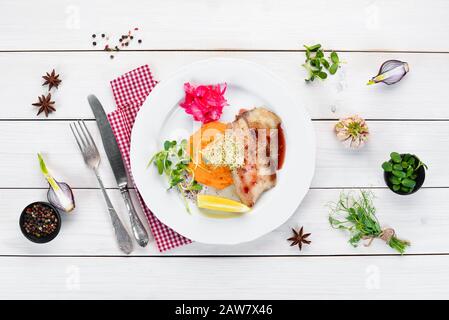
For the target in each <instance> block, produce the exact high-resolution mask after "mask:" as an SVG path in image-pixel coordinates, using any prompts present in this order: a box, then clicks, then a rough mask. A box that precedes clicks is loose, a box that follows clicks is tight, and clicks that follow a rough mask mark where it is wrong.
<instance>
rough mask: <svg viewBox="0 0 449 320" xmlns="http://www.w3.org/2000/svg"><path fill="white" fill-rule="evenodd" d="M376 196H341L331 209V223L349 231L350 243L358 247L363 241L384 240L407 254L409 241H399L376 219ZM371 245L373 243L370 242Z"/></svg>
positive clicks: (346, 194) (348, 194)
mask: <svg viewBox="0 0 449 320" xmlns="http://www.w3.org/2000/svg"><path fill="white" fill-rule="evenodd" d="M373 197H374V194H373V193H372V192H370V191H366V190H360V195H359V196H358V197H356V196H354V195H353V193H351V192H349V193H344V192H342V193H341V194H340V199H339V200H338V202H337V203H332V204H331V205H330V206H329V207H330V214H329V222H330V224H331V226H332V227H334V228H336V229H343V230H348V231H349V232H350V233H351V238H350V239H349V243H350V244H351V245H353V246H354V247H357V246H358V244H359V242H360V241H361V240H363V239H368V240H372V239H375V238H380V239H383V240H384V241H386V242H387V244H388V245H389V246H390V247H391V248H393V249H395V250H397V251H398V252H400V253H401V254H402V253H404V252H405V249H406V247H407V246H409V245H410V243H409V242H408V241H405V240H401V239H398V238H397V237H396V235H395V233H394V230H393V229H391V228H387V229H382V228H381V227H380V224H379V221H378V220H377V218H376V215H375V213H376V208H375V207H374V205H373ZM369 243H371V242H369Z"/></svg>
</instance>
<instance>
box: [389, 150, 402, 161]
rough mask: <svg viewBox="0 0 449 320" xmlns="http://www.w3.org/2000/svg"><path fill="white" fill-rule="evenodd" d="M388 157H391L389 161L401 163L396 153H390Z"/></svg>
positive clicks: (399, 156)
mask: <svg viewBox="0 0 449 320" xmlns="http://www.w3.org/2000/svg"><path fill="white" fill-rule="evenodd" d="M390 157H391V160H393V161H394V162H396V163H401V161H402V158H401V155H400V154H399V153H397V152H392V153H391V154H390Z"/></svg>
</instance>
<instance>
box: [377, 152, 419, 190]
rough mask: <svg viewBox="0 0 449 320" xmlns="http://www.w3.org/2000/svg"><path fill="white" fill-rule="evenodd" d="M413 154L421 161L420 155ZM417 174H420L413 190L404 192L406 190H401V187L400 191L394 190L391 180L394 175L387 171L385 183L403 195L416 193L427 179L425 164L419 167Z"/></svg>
mask: <svg viewBox="0 0 449 320" xmlns="http://www.w3.org/2000/svg"><path fill="white" fill-rule="evenodd" d="M404 155H405V154H404V153H402V154H401V157H403V156H404ZM412 156H413V157H414V158H415V159H416V160H418V161H419V159H418V157H416V156H415V155H413V154H412ZM416 174H417V175H418V176H417V177H416V180H415V181H416V185H415V187H414V188H413V190H412V192H404V191H401V190H400V189H399V190H398V191H394V190H393V184H392V183H391V182H390V177H391V176H392V175H393V174H392V173H391V172H386V171H384V180H385V183H386V184H387V186H388V188H390V190H391V191H393V192H394V193H397V194H400V195H401V196H406V195H409V194H413V193H415V192H416V191H418V190H419V189H421V187H422V185H423V183H424V180H425V179H426V170H425V169H424V167H423V166H421V167H420V168H419V169H418V171H417V172H416Z"/></svg>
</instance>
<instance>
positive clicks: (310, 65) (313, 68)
mask: <svg viewBox="0 0 449 320" xmlns="http://www.w3.org/2000/svg"><path fill="white" fill-rule="evenodd" d="M304 47H305V48H306V62H305V63H304V64H303V67H304V68H306V70H307V71H308V72H309V78H307V79H306V81H313V80H315V78H319V79H321V80H324V79H326V78H327V73H326V71H327V72H329V74H332V75H334V74H335V73H336V72H337V70H338V68H339V67H340V64H341V62H340V59H339V58H338V55H337V53H336V52H334V51H332V52H331V54H330V57H329V58H328V59H326V58H325V57H324V52H323V50H321V44H316V45H313V46H310V47H308V46H306V45H304Z"/></svg>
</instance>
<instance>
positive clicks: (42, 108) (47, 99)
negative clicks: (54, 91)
mask: <svg viewBox="0 0 449 320" xmlns="http://www.w3.org/2000/svg"><path fill="white" fill-rule="evenodd" d="M38 99H39V101H38V102H36V103H33V106H35V107H38V108H39V111H38V113H37V115H40V114H41V113H42V112H45V116H46V117H48V114H49V113H50V112H53V111H56V109H55V106H54V103H55V102H54V101H51V94H50V93H49V94H47V96H44V95H42V96H41V97H38Z"/></svg>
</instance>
